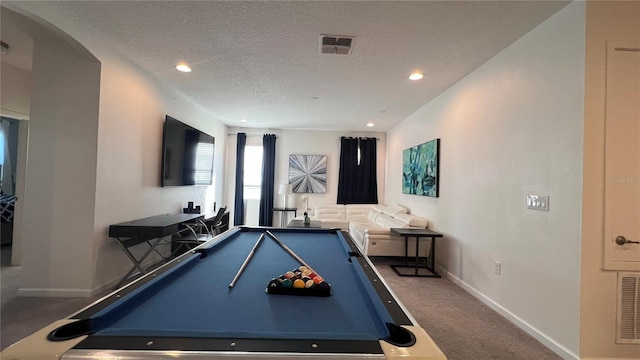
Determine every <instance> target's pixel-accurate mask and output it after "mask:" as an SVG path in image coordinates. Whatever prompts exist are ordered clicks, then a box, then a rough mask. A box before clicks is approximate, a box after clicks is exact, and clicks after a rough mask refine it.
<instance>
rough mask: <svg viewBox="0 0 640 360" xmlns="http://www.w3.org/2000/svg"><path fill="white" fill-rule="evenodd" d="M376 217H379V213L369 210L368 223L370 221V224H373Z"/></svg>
mask: <svg viewBox="0 0 640 360" xmlns="http://www.w3.org/2000/svg"><path fill="white" fill-rule="evenodd" d="M378 215H380V213H379V212H377V211H376V210H375V209H371V210H369V215H368V216H367V219H369V221H371V222H372V223H375V222H376V218H377V217H378Z"/></svg>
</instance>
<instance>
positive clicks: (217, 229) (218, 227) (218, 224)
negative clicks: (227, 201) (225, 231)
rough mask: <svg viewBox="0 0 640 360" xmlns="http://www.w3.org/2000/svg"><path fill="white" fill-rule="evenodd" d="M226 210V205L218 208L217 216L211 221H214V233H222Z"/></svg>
mask: <svg viewBox="0 0 640 360" xmlns="http://www.w3.org/2000/svg"><path fill="white" fill-rule="evenodd" d="M226 211H227V207H226V206H223V207H221V208H220V209H218V213H217V214H216V216H214V218H213V220H210V222H211V223H212V225H211V232H212V233H213V235H218V234H220V233H222V225H223V224H222V217H223V216H224V213H225V212H226Z"/></svg>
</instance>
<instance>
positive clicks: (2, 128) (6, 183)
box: [0, 119, 13, 195]
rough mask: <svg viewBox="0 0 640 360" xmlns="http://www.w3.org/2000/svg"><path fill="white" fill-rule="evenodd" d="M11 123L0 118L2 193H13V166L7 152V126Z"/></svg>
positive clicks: (0, 183)
mask: <svg viewBox="0 0 640 360" xmlns="http://www.w3.org/2000/svg"><path fill="white" fill-rule="evenodd" d="M10 126H11V123H10V122H9V121H7V120H4V119H0V169H1V170H0V171H1V174H0V175H1V176H2V177H1V178H0V185H1V186H2V193H3V194H4V195H13V170H12V169H13V166H11V156H10V155H11V154H10V153H9V128H10Z"/></svg>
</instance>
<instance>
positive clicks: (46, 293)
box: [18, 278, 120, 297]
mask: <svg viewBox="0 0 640 360" xmlns="http://www.w3.org/2000/svg"><path fill="white" fill-rule="evenodd" d="M118 281H120V278H116V279H113V280H111V281H109V282H107V283H106V284H103V285H100V286H98V287H97V288H94V289H38V288H20V289H18V296H26V297H92V296H96V295H98V294H101V293H103V292H105V291H106V290H109V289H114V287H115V286H116V284H117V283H118ZM114 290H115V289H114Z"/></svg>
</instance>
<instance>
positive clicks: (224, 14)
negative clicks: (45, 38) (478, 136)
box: [50, 1, 567, 131]
mask: <svg viewBox="0 0 640 360" xmlns="http://www.w3.org/2000/svg"><path fill="white" fill-rule="evenodd" d="M566 4H567V2H566V1H495V2H490V1H410V2H397V1H373V2H365V1H283V2H279V1H278V2H275V1H255V2H245V1H159V2H143V1H73V2H71V1H68V2H62V1H61V2H51V3H50V6H51V7H52V8H53V9H54V10H55V11H58V12H60V14H62V15H63V16H64V17H66V18H68V19H69V20H71V21H72V22H74V23H76V24H77V25H78V26H80V27H81V28H84V29H86V30H87V31H90V32H92V33H93V34H94V35H97V36H99V37H102V39H103V40H105V41H106V42H108V43H109V44H110V45H111V46H112V47H113V48H114V49H115V50H117V51H118V52H120V53H122V54H123V55H124V56H126V57H128V58H129V59H130V60H131V61H132V62H133V63H135V64H136V65H137V66H139V67H140V68H143V69H145V70H146V71H148V72H149V73H150V74H151V75H153V76H154V77H156V78H158V79H159V80H160V81H162V82H164V83H166V84H167V85H168V86H170V87H172V88H174V89H175V90H177V91H178V92H179V93H181V94H183V95H185V96H186V97H187V98H189V99H190V100H191V101H193V102H195V103H197V104H199V106H201V107H202V108H204V109H206V110H207V111H208V112H209V113H210V114H211V115H212V116H214V117H216V118H217V119H219V120H220V121H222V122H223V123H225V124H227V125H229V126H245V127H265V128H272V129H278V128H296V129H323V130H344V131H386V130H388V129H389V128H391V127H392V126H393V125H395V124H396V123H397V122H399V121H401V120H403V119H404V118H406V117H407V116H409V115H410V114H412V113H413V112H415V111H416V110H418V109H419V108H420V107H422V106H423V105H425V104H426V103H428V102H429V101H430V100H431V99H433V98H434V97H435V96H437V95H438V94H440V93H442V92H443V91H444V90H446V89H447V88H448V87H450V86H451V85H453V84H454V83H455V82H456V81H458V80H460V79H461V78H463V77H464V76H466V75H467V74H468V73H470V72H471V71H473V70H474V69H475V68H477V67H478V66H480V65H481V64H483V63H484V62H486V61H487V60H488V59H490V58H491V57H492V56H494V55H495V54H496V53H498V52H499V51H501V50H502V49H504V48H505V47H507V46H508V45H509V44H511V43H513V42H514V41H515V40H517V39H518V38H519V37H521V36H522V35H524V34H525V33H527V32H528V31H529V30H531V29H533V28H534V27H535V26H537V25H538V24H540V23H541V22H542V21H544V20H545V19H547V18H548V17H549V16H550V15H552V14H553V13H555V12H556V11H558V10H559V9H560V8H562V7H563V6H565V5H566ZM321 34H329V35H347V36H355V37H356V40H355V44H354V47H353V51H352V53H351V55H348V56H342V55H325V54H319V41H320V35H321ZM551 40H552V39H550V41H551ZM181 61H185V62H187V63H189V64H190V65H191V67H192V69H193V72H191V73H188V74H185V73H180V72H178V71H176V70H175V65H176V63H178V62H181ZM414 70H419V71H422V72H424V74H425V77H424V79H422V80H420V81H418V82H412V81H410V80H408V78H407V77H408V75H409V74H410V73H411V72H412V71H414ZM241 119H247V121H248V122H247V123H246V124H243V123H240V120H241ZM370 121H371V122H373V123H375V125H376V126H375V127H373V128H368V127H366V126H365V124H366V123H367V122H370Z"/></svg>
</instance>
